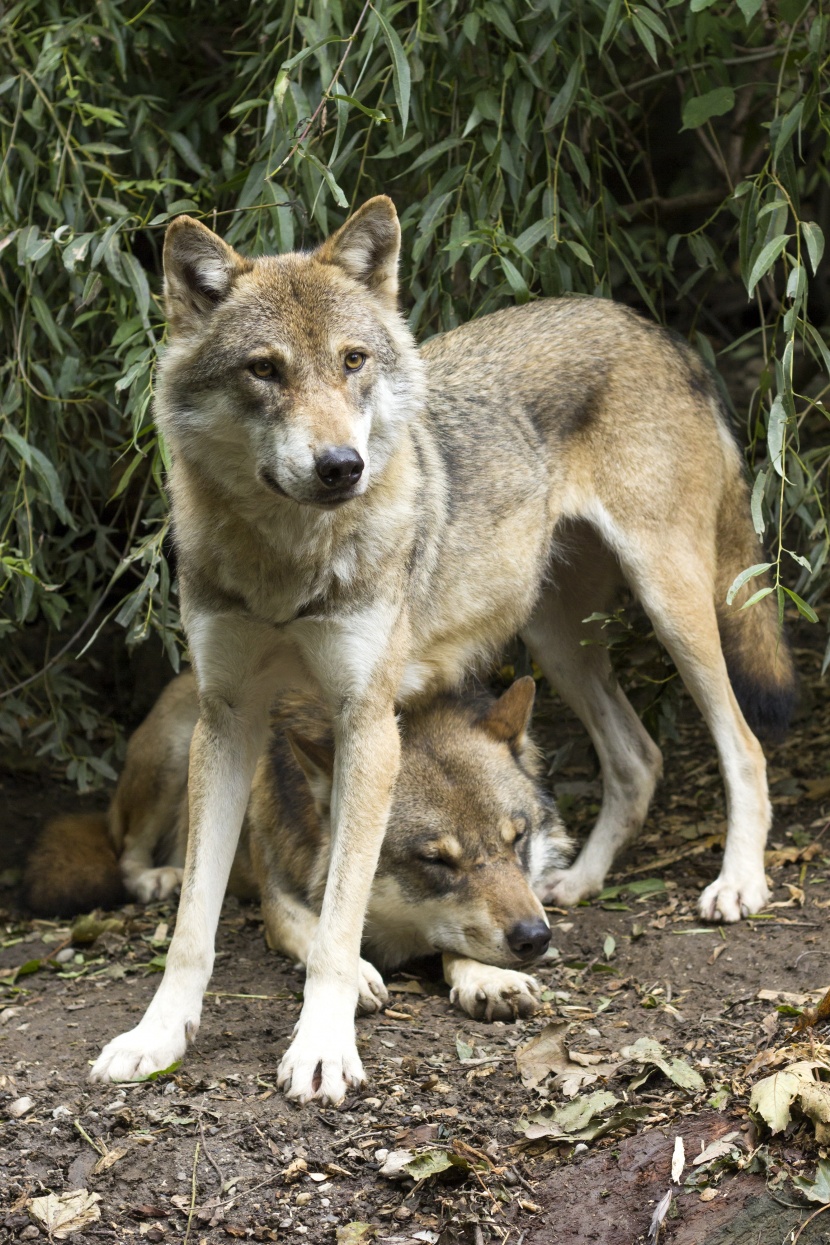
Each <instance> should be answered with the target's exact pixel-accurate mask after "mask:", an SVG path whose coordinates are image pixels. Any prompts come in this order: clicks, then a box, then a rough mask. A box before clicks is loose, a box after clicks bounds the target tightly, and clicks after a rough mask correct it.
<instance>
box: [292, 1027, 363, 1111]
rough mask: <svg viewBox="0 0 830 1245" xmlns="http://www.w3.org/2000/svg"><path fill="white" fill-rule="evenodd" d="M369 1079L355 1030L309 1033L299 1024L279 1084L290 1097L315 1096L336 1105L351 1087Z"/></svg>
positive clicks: (300, 1099) (306, 1099)
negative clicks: (359, 1051)
mask: <svg viewBox="0 0 830 1245" xmlns="http://www.w3.org/2000/svg"><path fill="white" fill-rule="evenodd" d="M365 1083H366V1074H365V1072H364V1071H363V1064H362V1063H361V1062H360V1056H359V1055H358V1053H357V1045H356V1043H355V1040H354V1030H352V1032H351V1033H349V1034H348V1035H347V1034H345V1033H343V1034H340V1035H338V1034H337V1032H336V1031H334V1032H329V1033H317V1034H315V1035H314V1036H311V1035H309V1036H306V1033H305V1031H304V1029H303V1028H302V1027H300V1028H298V1031H297V1035H296V1037H295V1038H294V1041H293V1042H292V1043H291V1045H290V1046H289V1048H288V1050H287V1051H286V1052H285V1054H284V1055H283V1057H282V1060H281V1062H280V1066H279V1070H278V1072H277V1084H278V1085H279V1087H280V1089H281V1090H282V1091H283V1092H284V1093H285V1095H286V1097H287V1098H292V1099H293V1100H294V1101H295V1102H299V1103H306V1102H311V1100H312V1099H314V1100H315V1101H319V1102H321V1103H323V1104H324V1105H325V1104H327V1103H328V1104H330V1105H331V1106H333V1107H336V1106H337V1104H338V1103H340V1102H342V1101H343V1099H344V1098H345V1097H346V1092H347V1091H348V1090H349V1089H359V1088H360V1086H361V1085H364V1084H365Z"/></svg>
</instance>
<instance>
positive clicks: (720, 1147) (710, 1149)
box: [692, 1132, 739, 1167]
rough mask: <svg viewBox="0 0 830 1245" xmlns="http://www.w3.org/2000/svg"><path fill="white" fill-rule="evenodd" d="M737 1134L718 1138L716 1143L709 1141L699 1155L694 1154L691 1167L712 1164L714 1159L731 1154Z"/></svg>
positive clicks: (728, 1134)
mask: <svg viewBox="0 0 830 1245" xmlns="http://www.w3.org/2000/svg"><path fill="white" fill-rule="evenodd" d="M738 1136H739V1133H737V1132H734V1133H727V1134H726V1136H725V1137H718V1139H717V1141H710V1142H709V1145H708V1146H706V1148H705V1149H703V1150H701V1152H700V1154H696V1155H695V1157H694V1158H693V1159H692V1167H702V1166H703V1164H705V1163H712V1162H714V1160H715V1159H720V1158H723V1156H724V1154H729V1153H731V1151H732V1150H734V1149H735V1138H736V1137H738Z"/></svg>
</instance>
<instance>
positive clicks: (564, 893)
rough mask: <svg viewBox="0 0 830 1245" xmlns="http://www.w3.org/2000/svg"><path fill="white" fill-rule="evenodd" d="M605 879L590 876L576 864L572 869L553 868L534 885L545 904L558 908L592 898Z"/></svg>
mask: <svg viewBox="0 0 830 1245" xmlns="http://www.w3.org/2000/svg"><path fill="white" fill-rule="evenodd" d="M602 883H603V879H602V878H600V879H599V881H597V879H596V878H593V877H588V876H587V875H586V874H584V873H583V872H582V871H581V870H579V869H578V868H577V866H576V865H574V866H572V868H570V869H552V870H551V872H550V873H548V874H546V875H545V877H544V878H543V879H542V880H541V881H540V882H539V883H538V884H537V885H536V886H535V887H534V891H535V892H536V896H537V898H538V899H539V901H540V902H541V903H543V904H548V905H553V906H554V907H557V908H573V907H574V905H575V904H578V903H581V902H582V900H583V899H591V898H592V897H593V896H594V895H598V894H599V892H600V891H601V890H602Z"/></svg>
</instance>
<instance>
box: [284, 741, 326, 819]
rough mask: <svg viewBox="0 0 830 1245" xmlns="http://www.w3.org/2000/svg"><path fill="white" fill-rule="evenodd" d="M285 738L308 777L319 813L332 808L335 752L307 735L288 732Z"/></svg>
mask: <svg viewBox="0 0 830 1245" xmlns="http://www.w3.org/2000/svg"><path fill="white" fill-rule="evenodd" d="M285 738H286V739H287V740H288V746H289V747H290V749H291V751H292V752H293V753H294V760H295V761H296V762H297V764H298V765H299V767H300V769H301V770H302V771H303V773H304V774H305V776H306V781H307V783H308V785H309V787H310V788H311V794H312V795H313V796H314V800H315V803H316V804H317V809H318V812H319V811H320V810H321V809H328V808H330V807H331V788H332V783H333V781H334V751H333V749H332V748H329V747H327V746H326V745H325V744H320V743H316V742H315V740H313V739H309V738H308V737H307V736H306V735H295V734H294V732H293V731H286V732H285Z"/></svg>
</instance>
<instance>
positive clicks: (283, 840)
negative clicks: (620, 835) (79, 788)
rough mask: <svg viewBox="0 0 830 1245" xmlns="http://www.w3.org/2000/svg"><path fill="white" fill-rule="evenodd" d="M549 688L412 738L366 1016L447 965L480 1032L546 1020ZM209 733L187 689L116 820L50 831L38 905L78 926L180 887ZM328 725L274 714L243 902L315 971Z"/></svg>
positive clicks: (366, 987)
mask: <svg viewBox="0 0 830 1245" xmlns="http://www.w3.org/2000/svg"><path fill="white" fill-rule="evenodd" d="M533 698H534V684H533V680H532V679H529V678H523V679H518V680H517V681H516V682H515V683H514V684H513V685H512V687H510V688H508V689H507V691H506V692H504V693H503V694H502V695H501V696H500V697H499V698H498V699H494V698H493V697H491V696H488V695H487V694H486V693H484V692H481V693H478V694H476V695H464V696H441V697H439V698H438V699H437V700H435V701H433V702H431V703H430V704H429V705H428V706H426V707H425V708H423V709H421V710H420V711H414V712H412V713H409V714H406V715H404V717H403V719H402V724H401V735H402V740H401V768H400V772H399V774H398V780H397V783H396V784H395V794H394V798H393V801H392V810H391V813H390V816H389V825H388V827H387V830H386V835H385V837H384V841H383V847H382V848H381V853H380V861H379V863H378V868H377V872H376V874H375V880H374V883H373V886H372V892H371V895H370V897H369V908H368V911H367V914H366V925H365V927H364V932H363V949H364V952H365V954H366V955H367V957H368V959H361V962H360V985H359V1010H360V1011H362V1012H372V1011H376V1010H377V1009H378V1008H379V1007H381V1006H383V1004H384V1003H385V1002H386V997H387V996H386V988H385V986H384V984H383V979H382V977H381V975H380V973H379V972H378V968H380V969H392V968H396V967H398V966H399V965H401V964H403V963H406V962H407V961H409V960H412V959H415V958H418V957H421V956H426V955H434V954H436V953H440V954H441V956H442V962H443V969H444V977H445V979H446V981H447V984H448V985H449V986H450V987H451V997H452V999H453V1001H455V1002H456V1003H457V1004H458V1005H459V1006H460V1007H461V1008H463V1010H464V1011H465V1012H467V1013H468V1014H469V1015H470V1016H474V1017H476V1018H478V1019H484V1020H508V1019H512V1018H513V1017H515V1016H528V1015H531V1014H532V1012H534V1011H535V1010H536V1004H537V999H538V993H539V991H538V985H537V982H536V980H535V978H533V977H531V976H530V975H529V974H528V973H527V972H526V971H525V970H526V969H528V968H529V967H530V965H531V964H532V963H533V962H534V961H535V960H537V959H538V958H539V957H540V956H541V955H543V954H544V952H545V951H546V950H547V948H548V945H549V943H550V929H549V926H548V922H547V918H546V916H545V912H544V909H543V908H542V905H541V904H540V902H539V900H538V899H537V898H536V895H535V894H534V893H533V890H534V887H535V888H537V889H539V890H542V891H543V890H544V889H545V888H546V884H547V879H548V877H549V875H550V873H551V870H554V869H557V868H561V866H562V865H563V864H565V862H566V861H567V860H568V858H569V856H570V842H569V840H568V838H567V836H566V835H565V832H564V830H563V829H562V826H561V823H560V821H559V817H558V814H557V812H556V809H555V806H554V804H553V803H552V801H551V800H550V798H549V797H547V796H546V795H545V794H544V792H543V791H542V790H541V788H540V787H539V785H538V781H537V779H538V771H539V758H538V755H537V752H536V749H535V747H534V745H533V744H532V742H531V741H530V740H529V738H528V735H527V727H528V723H529V719H530V713H531V709H532V706H533ZM198 716H199V701H198V696H197V692H196V680H195V678H194V677H193V675H192V674H191V673H187V674H183V675H180V676H179V677H178V678H177V679H174V680H173V682H172V683H171V684H170V685H169V686H168V687H167V688H166V689H165V691H164V692H163V693H162V695H161V697H160V698H159V700H158V701H157V703H156V705H155V706H154V708H153V710H152V711H151V713H150V714H149V715H148V717H147V718H146V720H145V721H144V722H143V723H142V725H141V726H140V727H139V728H138V730H137V731H136V732H135V734H134V735H133V736H132V738H131V740H130V743H129V746H128V748H127V759H126V762H125V765H124V772H123V773H122V775H121V778H120V780H119V782H118V786H117V788H116V791H115V794H114V796H113V800H112V803H111V805H110V808H109V812H108V813H106V814H98V815H95V814H92V815H89V814H87V815H83V816H72V815H70V816H66V817H63V818H59V819H57V820H56V821H54V822H51V823H50V824H49V825H47V827H46V829H45V831H44V833H43V835H42V836H41V839H40V841H39V843H38V844H37V846H36V847H35V849H34V851H33V852H32V854H31V856H30V858H29V861H28V865H27V869H26V878H25V885H26V892H27V898H28V902H29V904H30V906H31V907H32V908H34V909H35V910H36V911H38V912H41V913H43V914H44V915H48V916H55V915H63V916H65V915H69V914H71V913H74V912H77V911H85V910H89V909H90V908H92V907H96V906H99V905H107V906H109V905H112V904H113V903H117V902H118V901H119V899H121V898H122V897H124V893H126V894H127V895H129V896H131V897H132V898H135V899H139V900H140V901H141V902H143V903H147V902H149V901H151V900H153V899H159V898H165V897H167V896H168V895H170V894H171V893H172V892H173V891H174V890H176V889H177V888H178V886H179V884H180V882H181V877H182V866H183V864H184V859H185V850H186V847H187V824H188V811H187V759H188V752H189V749H190V743H191V738H192V735H193V730H194V728H195V726H196V722H197V720H198ZM333 763H334V749H333V741H332V731H331V723H330V721H329V719H328V715H327V714H326V712H325V708H324V706H323V705H322V704H321V702H320V701H319V700H317V699H316V698H313V697H309V696H301V695H293V696H286V697H285V698H284V699H283V700H281V701H280V702H279V703H278V704H277V705H276V706H275V707H274V708H273V709H272V712H271V727H270V730H269V733H268V743H267V746H266V749H265V752H264V754H263V756H262V757H261V758H260V761H259V764H258V765H257V768H256V772H255V774H254V781H253V785H252V788H251V798H250V800H249V802H248V809H247V812H246V814H245V820H244V822H243V826H242V836H241V839H240V844H239V848H238V850H237V854H236V858H235V860H234V866H233V869H232V871H231V878H230V883H229V890H230V891H231V893H232V894H235V895H237V896H239V897H240V898H243V899H259V900H260V901H261V903H262V915H263V918H264V922H265V934H266V938H267V941H268V945H269V946H270V947H271V948H272V949H273V950H276V951H281V952H283V953H284V954H285V955H287V956H290V957H291V958H292V959H294V960H299V961H300V962H301V963H302V964H305V963H306V962H307V960H308V953H309V948H310V946H311V942H312V939H313V937H314V933H315V930H316V927H317V922H318V913H319V910H320V904H321V902H322V897H323V891H324V889H325V884H326V874H327V872H328V864H329V855H330V845H331V786H332V773H333Z"/></svg>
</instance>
